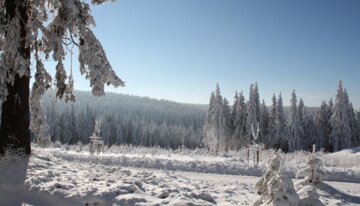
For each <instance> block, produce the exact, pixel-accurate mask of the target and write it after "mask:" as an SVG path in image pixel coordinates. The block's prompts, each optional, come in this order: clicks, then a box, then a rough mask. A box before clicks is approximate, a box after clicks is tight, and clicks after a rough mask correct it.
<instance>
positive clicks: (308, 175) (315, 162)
mask: <svg viewBox="0 0 360 206" xmlns="http://www.w3.org/2000/svg"><path fill="white" fill-rule="evenodd" d="M325 174H326V173H325V170H324V167H323V163H322V161H321V159H320V158H318V157H316V156H315V155H314V154H311V155H310V156H309V159H308V162H307V167H306V168H305V169H303V170H301V171H300V172H298V174H297V177H305V179H304V180H302V181H300V182H299V183H298V184H297V187H298V186H299V187H301V186H305V185H317V184H319V183H321V182H322V180H323V179H324V177H325Z"/></svg>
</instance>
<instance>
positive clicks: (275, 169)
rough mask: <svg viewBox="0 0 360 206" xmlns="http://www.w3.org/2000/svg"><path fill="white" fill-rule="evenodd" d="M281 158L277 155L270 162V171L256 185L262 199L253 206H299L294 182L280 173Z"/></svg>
mask: <svg viewBox="0 0 360 206" xmlns="http://www.w3.org/2000/svg"><path fill="white" fill-rule="evenodd" d="M280 164H281V160H280V156H279V155H278V153H276V154H275V156H274V157H272V158H271V159H270V160H269V163H268V169H267V171H266V173H265V174H264V176H262V177H261V178H260V180H259V181H258V182H257V183H256V185H255V187H256V189H257V194H258V195H260V198H259V199H258V200H256V201H255V202H254V203H253V205H277V206H285V205H289V206H297V205H298V204H299V196H298V195H297V193H296V191H295V188H294V184H293V182H292V180H291V179H290V178H289V177H287V176H286V175H284V174H283V173H281V171H280Z"/></svg>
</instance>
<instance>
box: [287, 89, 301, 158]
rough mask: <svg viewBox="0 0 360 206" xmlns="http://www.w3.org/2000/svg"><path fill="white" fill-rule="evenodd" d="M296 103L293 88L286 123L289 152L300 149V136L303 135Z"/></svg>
mask: <svg viewBox="0 0 360 206" xmlns="http://www.w3.org/2000/svg"><path fill="white" fill-rule="evenodd" d="M296 104H297V100H296V94H295V90H293V92H292V94H291V99H290V113H289V117H288V121H287V125H286V134H287V138H288V150H289V151H290V152H293V151H295V150H299V149H302V144H301V137H302V135H303V128H302V127H301V124H300V121H299V116H298V113H297V105H296Z"/></svg>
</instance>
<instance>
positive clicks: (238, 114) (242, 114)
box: [232, 92, 249, 150]
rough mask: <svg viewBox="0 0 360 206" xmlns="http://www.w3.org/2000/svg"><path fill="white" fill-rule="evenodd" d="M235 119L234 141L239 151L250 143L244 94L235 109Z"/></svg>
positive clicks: (239, 97)
mask: <svg viewBox="0 0 360 206" xmlns="http://www.w3.org/2000/svg"><path fill="white" fill-rule="evenodd" d="M234 110H235V117H234V121H233V128H234V131H233V138H232V139H233V140H234V145H235V148H236V149H237V150H238V149H240V147H244V146H246V145H247V144H248V143H249V140H248V139H247V135H246V104H245V98H244V95H243V93H242V92H241V93H240V94H239V96H238V101H237V104H236V106H235V108H234Z"/></svg>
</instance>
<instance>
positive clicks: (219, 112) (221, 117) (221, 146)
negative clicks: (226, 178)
mask: <svg viewBox="0 0 360 206" xmlns="http://www.w3.org/2000/svg"><path fill="white" fill-rule="evenodd" d="M226 103H227V104H228V102H227V100H226ZM212 105H213V108H212V110H211V119H210V122H209V123H208V124H207V125H206V126H205V128H204V134H205V139H204V144H205V145H206V146H207V147H208V148H209V149H210V150H211V151H212V152H215V153H218V152H219V151H220V150H222V151H225V150H226V149H227V148H226V140H227V139H228V138H229V128H228V126H229V125H231V123H230V124H229V119H230V109H227V108H228V105H226V106H224V100H223V97H222V96H221V92H220V87H219V85H218V84H217V85H216V91H215V95H214V100H213V104H212Z"/></svg>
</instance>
